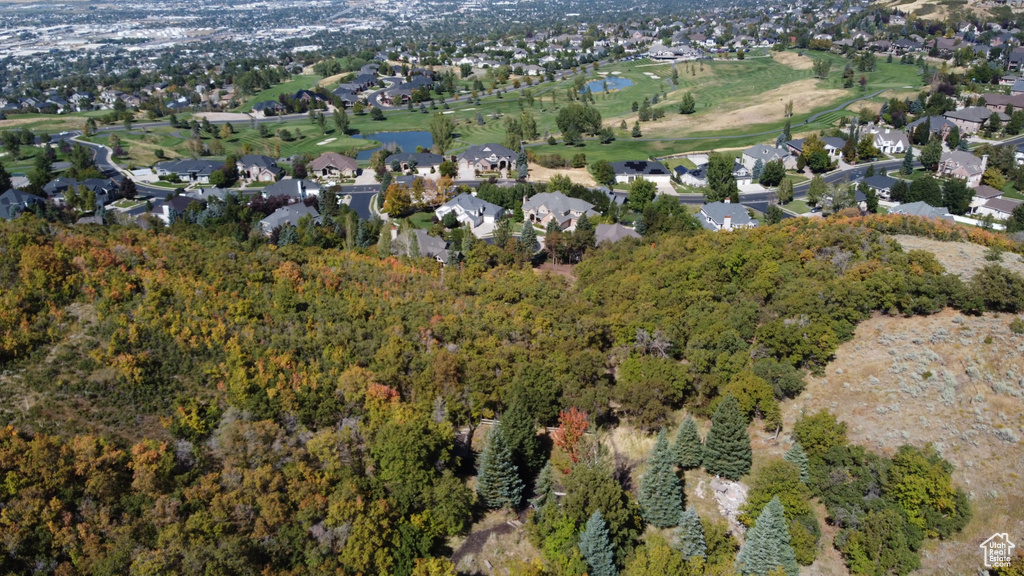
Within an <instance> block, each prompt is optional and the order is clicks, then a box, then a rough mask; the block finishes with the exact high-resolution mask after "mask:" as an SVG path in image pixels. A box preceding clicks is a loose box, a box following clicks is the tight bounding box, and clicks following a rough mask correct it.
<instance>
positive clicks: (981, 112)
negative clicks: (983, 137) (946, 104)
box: [943, 106, 1010, 134]
mask: <svg viewBox="0 0 1024 576" xmlns="http://www.w3.org/2000/svg"><path fill="white" fill-rule="evenodd" d="M993 114H996V115H998V116H999V119H1000V120H1002V121H1003V122H1008V121H1009V120H1010V117H1009V116H1007V115H1006V114H1003V113H1002V112H993V111H991V110H989V109H988V108H985V107H984V106H968V107H967V108H961V109H960V110H953V111H952V112H946V113H945V114H943V116H945V117H946V118H948V119H949V120H950V121H951V122H953V123H954V124H956V125H957V127H958V128H960V133H961V134H974V133H976V132H978V131H979V130H981V129H982V127H983V126H984V125H985V123H986V122H988V119H989V118H990V117H991V116H992V115H993Z"/></svg>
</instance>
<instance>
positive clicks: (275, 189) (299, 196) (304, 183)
mask: <svg viewBox="0 0 1024 576" xmlns="http://www.w3.org/2000/svg"><path fill="white" fill-rule="evenodd" d="M319 195H320V185H319V184H317V183H316V182H313V181H312V180H293V179H290V178H289V179H287V180H279V181H277V182H275V183H273V184H271V185H270V186H267V187H266V188H264V189H263V197H264V198H272V197H274V196H287V197H288V198H292V199H294V200H305V199H306V198H308V197H310V196H319Z"/></svg>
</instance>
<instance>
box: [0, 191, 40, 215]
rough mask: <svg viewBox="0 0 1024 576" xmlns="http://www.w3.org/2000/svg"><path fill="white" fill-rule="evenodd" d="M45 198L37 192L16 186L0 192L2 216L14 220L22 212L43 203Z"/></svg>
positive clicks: (0, 211) (0, 213)
mask: <svg viewBox="0 0 1024 576" xmlns="http://www.w3.org/2000/svg"><path fill="white" fill-rule="evenodd" d="M43 203H44V200H43V199H42V198H40V197H39V196H36V195H35V194H29V193H28V192H22V191H21V190H17V189H15V188H11V189H10V190H8V191H6V192H4V193H3V194H0V218H3V219H4V220H13V219H15V218H17V217H18V216H21V214H22V212H25V211H26V210H31V209H32V206H33V205H35V204H43Z"/></svg>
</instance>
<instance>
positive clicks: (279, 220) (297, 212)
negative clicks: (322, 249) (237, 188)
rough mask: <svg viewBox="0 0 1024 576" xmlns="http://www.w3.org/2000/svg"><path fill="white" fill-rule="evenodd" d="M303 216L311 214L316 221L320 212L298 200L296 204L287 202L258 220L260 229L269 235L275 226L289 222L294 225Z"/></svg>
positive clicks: (318, 219)
mask: <svg viewBox="0 0 1024 576" xmlns="http://www.w3.org/2000/svg"><path fill="white" fill-rule="evenodd" d="M305 216H312V217H313V220H314V221H316V222H319V221H320V213H319V212H317V211H316V208H313V207H312V206H306V205H305V204H303V203H301V202H299V203H298V204H289V205H288V206H282V207H281V208H278V209H277V210H275V211H274V213H273V214H271V215H270V216H267V217H266V218H264V219H263V220H260V229H261V230H263V233H264V234H266V235H267V236H270V235H271V234H272V233H273V232H274V229H275V228H278V227H280V226H284V225H285V224H290V225H292V226H296V225H298V223H299V220H301V219H302V218H303V217H305Z"/></svg>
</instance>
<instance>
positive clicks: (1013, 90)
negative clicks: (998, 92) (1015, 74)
mask: <svg viewBox="0 0 1024 576" xmlns="http://www.w3.org/2000/svg"><path fill="white" fill-rule="evenodd" d="M1021 94H1024V80H1021V79H1019V78H1018V79H1017V81H1016V82H1014V83H1013V86H1011V87H1010V96H1019V95H1021Z"/></svg>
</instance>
